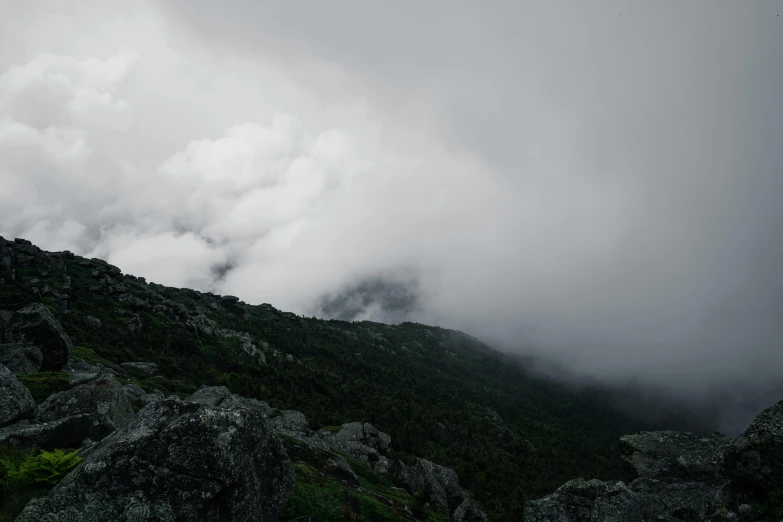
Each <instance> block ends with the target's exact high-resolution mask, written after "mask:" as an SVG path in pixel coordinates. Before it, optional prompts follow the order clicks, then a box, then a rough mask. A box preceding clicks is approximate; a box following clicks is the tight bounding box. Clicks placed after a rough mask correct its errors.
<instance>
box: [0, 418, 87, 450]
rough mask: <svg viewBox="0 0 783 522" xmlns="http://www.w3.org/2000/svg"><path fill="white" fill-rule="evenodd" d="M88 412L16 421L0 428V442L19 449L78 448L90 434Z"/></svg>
mask: <svg viewBox="0 0 783 522" xmlns="http://www.w3.org/2000/svg"><path fill="white" fill-rule="evenodd" d="M91 424H92V423H91V422H90V416H89V415H88V414H82V415H74V416H72V417H65V418H63V419H59V420H56V421H53V422H45V423H40V422H36V421H32V422H26V421H22V422H18V423H16V424H12V425H11V426H6V427H5V428H2V429H0V444H8V445H9V446H14V447H16V448H20V449H31V448H40V449H46V450H52V449H56V448H78V447H79V446H80V445H81V444H82V442H83V441H84V439H86V438H87V436H88V435H89V434H90V426H91Z"/></svg>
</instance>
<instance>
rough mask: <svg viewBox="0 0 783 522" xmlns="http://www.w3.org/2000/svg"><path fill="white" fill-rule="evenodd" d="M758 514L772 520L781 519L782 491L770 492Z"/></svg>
mask: <svg viewBox="0 0 783 522" xmlns="http://www.w3.org/2000/svg"><path fill="white" fill-rule="evenodd" d="M759 514H760V515H762V516H767V517H771V518H772V519H773V520H780V519H781V518H783V489H775V490H773V491H770V493H769V495H768V496H767V501H766V502H765V503H764V505H763V506H761V509H760V513H759Z"/></svg>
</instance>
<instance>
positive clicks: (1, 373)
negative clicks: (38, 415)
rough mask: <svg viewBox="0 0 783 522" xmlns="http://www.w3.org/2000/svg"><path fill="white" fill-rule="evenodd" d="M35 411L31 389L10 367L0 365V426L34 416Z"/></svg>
mask: <svg viewBox="0 0 783 522" xmlns="http://www.w3.org/2000/svg"><path fill="white" fill-rule="evenodd" d="M34 412H35V401H34V400H33V396H32V395H30V390H28V389H27V388H26V387H25V385H24V384H22V383H21V382H19V379H17V378H16V375H14V374H13V373H11V371H10V370H9V369H8V368H6V367H5V366H2V365H0V428H2V427H4V426H8V425H9V424H13V423H14V422H16V421H19V420H22V419H28V418H32V416H33V413H34Z"/></svg>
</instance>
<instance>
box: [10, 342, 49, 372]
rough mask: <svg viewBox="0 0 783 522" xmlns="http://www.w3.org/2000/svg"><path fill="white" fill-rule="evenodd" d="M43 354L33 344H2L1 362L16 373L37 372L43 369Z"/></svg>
mask: <svg viewBox="0 0 783 522" xmlns="http://www.w3.org/2000/svg"><path fill="white" fill-rule="evenodd" d="M42 362H43V355H42V354H41V350H40V349H39V348H38V347H37V346H33V345H31V344H18V343H9V344H0V364H2V365H4V366H5V367H6V368H8V369H9V370H11V371H12V372H14V373H18V374H23V375H24V374H28V373H35V372H37V371H38V370H40V369H41V363H42Z"/></svg>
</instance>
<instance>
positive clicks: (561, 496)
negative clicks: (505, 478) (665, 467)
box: [525, 478, 676, 522]
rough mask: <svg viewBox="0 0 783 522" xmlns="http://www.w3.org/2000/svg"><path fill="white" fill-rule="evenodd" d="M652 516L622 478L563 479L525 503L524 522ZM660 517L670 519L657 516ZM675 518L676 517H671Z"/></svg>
mask: <svg viewBox="0 0 783 522" xmlns="http://www.w3.org/2000/svg"><path fill="white" fill-rule="evenodd" d="M631 520H638V521H648V520H650V521H651V520H655V518H651V517H650V516H648V515H647V513H646V511H645V508H644V503H643V500H642V499H641V498H640V495H639V494H637V493H635V492H633V491H631V490H630V489H629V488H628V486H626V485H625V484H623V483H622V482H616V483H615V482H610V481H609V482H602V481H600V480H589V481H586V480H584V479H583V478H578V479H575V480H571V481H569V482H566V483H565V484H564V485H562V486H561V487H560V488H558V490H557V491H555V492H554V493H552V494H551V495H549V496H547V497H544V498H541V499H538V500H532V501H530V502H528V503H527V504H526V505H525V521H526V522H553V521H557V522H593V521H595V522H598V521H601V522H628V521H631ZM661 520H672V519H671V518H669V519H667V518H661ZM675 520H676V519H675Z"/></svg>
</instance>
